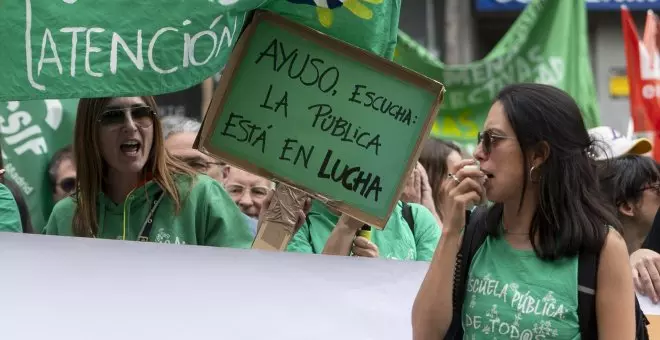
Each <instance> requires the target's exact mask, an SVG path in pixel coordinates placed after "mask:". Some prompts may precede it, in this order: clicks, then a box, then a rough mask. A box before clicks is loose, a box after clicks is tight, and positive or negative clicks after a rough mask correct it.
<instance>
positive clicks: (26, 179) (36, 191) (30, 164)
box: [0, 99, 78, 232]
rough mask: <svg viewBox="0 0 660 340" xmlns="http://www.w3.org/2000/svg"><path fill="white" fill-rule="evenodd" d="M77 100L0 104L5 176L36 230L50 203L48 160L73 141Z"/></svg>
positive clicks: (46, 213)
mask: <svg viewBox="0 0 660 340" xmlns="http://www.w3.org/2000/svg"><path fill="white" fill-rule="evenodd" d="M77 106H78V101H77V100H56V99H48V100H34V101H26V102H16V101H11V102H6V103H2V105H0V136H1V137H2V138H1V139H0V143H2V157H3V163H4V168H5V170H6V173H5V176H6V177H7V178H8V179H10V180H11V181H13V182H14V183H16V184H17V186H18V187H19V188H20V189H21V192H22V193H23V196H24V197H25V201H26V202H27V205H28V208H29V210H30V217H31V220H32V226H33V227H34V229H35V231H36V232H41V229H42V228H43V227H44V226H45V225H46V222H47V221H48V216H50V211H51V208H52V206H53V202H52V192H53V191H52V190H53V188H52V186H51V184H50V182H49V180H48V163H49V162H50V158H51V157H52V156H53V154H54V153H55V152H57V151H58V150H59V149H60V148H62V147H64V146H66V145H68V144H71V143H73V137H72V136H73V125H74V122H75V119H76V108H77Z"/></svg>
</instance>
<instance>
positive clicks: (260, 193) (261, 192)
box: [225, 184, 269, 198]
mask: <svg viewBox="0 0 660 340" xmlns="http://www.w3.org/2000/svg"><path fill="white" fill-rule="evenodd" d="M225 189H227V192H228V193H229V195H230V196H233V197H241V196H243V194H244V193H245V190H246V188H245V187H244V186H242V185H239V184H232V185H227V186H226V187H225ZM268 190H269V189H268V188H266V187H251V188H249V191H250V195H251V196H253V197H255V198H264V197H266V196H267V195H268Z"/></svg>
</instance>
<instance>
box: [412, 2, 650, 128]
mask: <svg viewBox="0 0 660 340" xmlns="http://www.w3.org/2000/svg"><path fill="white" fill-rule="evenodd" d="M546 1H583V2H584V3H585V5H586V6H587V10H588V13H589V14H588V15H589V18H588V20H589V42H590V50H591V65H592V68H593V73H594V77H595V83H596V91H597V93H598V104H599V106H600V114H601V123H602V124H603V125H609V126H611V127H614V128H615V129H617V130H619V131H622V132H623V131H626V130H627V127H628V119H629V117H630V115H629V111H630V110H629V106H628V105H629V104H628V98H627V90H628V88H627V80H626V78H625V68H626V60H625V54H624V50H623V38H622V33H621V14H620V6H621V5H622V4H626V5H627V6H628V8H630V9H631V10H632V11H633V14H634V17H635V22H636V23H637V26H638V30H639V33H640V36H641V34H642V33H643V25H644V21H645V15H646V10H647V9H652V10H655V11H656V12H657V11H660V0H546ZM529 2H530V0H404V1H403V2H402V3H403V4H402V9H401V20H400V29H401V30H403V31H404V32H406V33H407V34H409V35H410V36H411V37H413V38H415V39H416V40H417V41H418V42H420V43H422V44H424V46H426V47H427V49H429V50H430V51H431V52H433V53H434V54H435V55H436V56H438V58H440V60H442V61H443V62H446V63H448V64H464V63H469V62H472V61H475V60H478V59H481V58H483V57H484V56H485V55H486V54H487V53H488V52H489V51H490V50H491V49H492V48H493V47H494V46H495V44H497V42H498V41H499V39H500V38H502V36H504V34H505V33H506V31H507V30H508V29H509V27H510V26H511V24H512V23H513V21H514V20H515V19H516V17H517V16H518V14H520V12H521V11H522V10H523V9H524V7H525V5H526V3H529ZM567 38H568V39H570V37H567Z"/></svg>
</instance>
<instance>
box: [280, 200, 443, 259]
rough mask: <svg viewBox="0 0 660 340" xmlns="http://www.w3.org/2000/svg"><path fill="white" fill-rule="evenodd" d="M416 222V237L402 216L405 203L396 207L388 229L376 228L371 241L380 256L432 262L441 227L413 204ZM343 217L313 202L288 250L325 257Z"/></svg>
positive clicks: (428, 213) (429, 214)
mask: <svg viewBox="0 0 660 340" xmlns="http://www.w3.org/2000/svg"><path fill="white" fill-rule="evenodd" d="M410 206H411V208H412V215H413V219H414V221H415V228H414V230H415V231H414V234H413V232H412V231H411V230H410V226H409V225H408V223H407V222H406V220H405V219H404V218H403V215H402V214H401V211H402V207H403V204H402V203H401V202H400V201H399V204H397V205H396V207H394V210H393V211H392V215H391V216H390V219H389V220H388V221H387V224H386V225H385V229H384V230H379V229H376V228H373V229H372V232H371V241H372V242H373V243H375V244H376V246H378V252H379V254H380V257H382V258H387V259H393V260H417V261H431V258H432V257H433V252H435V248H436V247H437V245H438V241H439V240H440V231H441V229H440V226H438V223H437V222H436V221H435V218H434V217H433V215H432V214H431V212H430V211H428V209H426V208H425V207H424V206H421V205H419V204H410ZM338 220H339V216H337V215H335V214H333V213H332V212H331V211H330V210H328V208H327V207H326V206H325V205H324V204H323V203H321V202H318V201H314V202H312V210H311V211H310V212H309V214H308V215H307V221H306V222H305V224H303V226H302V227H301V228H300V230H299V231H298V232H297V233H296V235H294V236H293V239H292V240H291V242H290V243H289V247H288V251H291V252H299V253H314V254H321V253H322V252H323V247H324V246H325V243H326V242H327V241H328V238H329V237H330V234H331V233H332V230H333V229H334V228H335V225H336V224H337V221H338Z"/></svg>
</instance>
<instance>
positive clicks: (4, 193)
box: [0, 184, 23, 233]
mask: <svg viewBox="0 0 660 340" xmlns="http://www.w3.org/2000/svg"><path fill="white" fill-rule="evenodd" d="M4 231H6V232H15V233H22V232H23V225H22V224H21V214H20V213H19V212H18V205H17V204H16V200H15V199H14V195H12V194H11V191H10V190H9V188H7V187H6V186H5V185H4V184H0V232H4Z"/></svg>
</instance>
